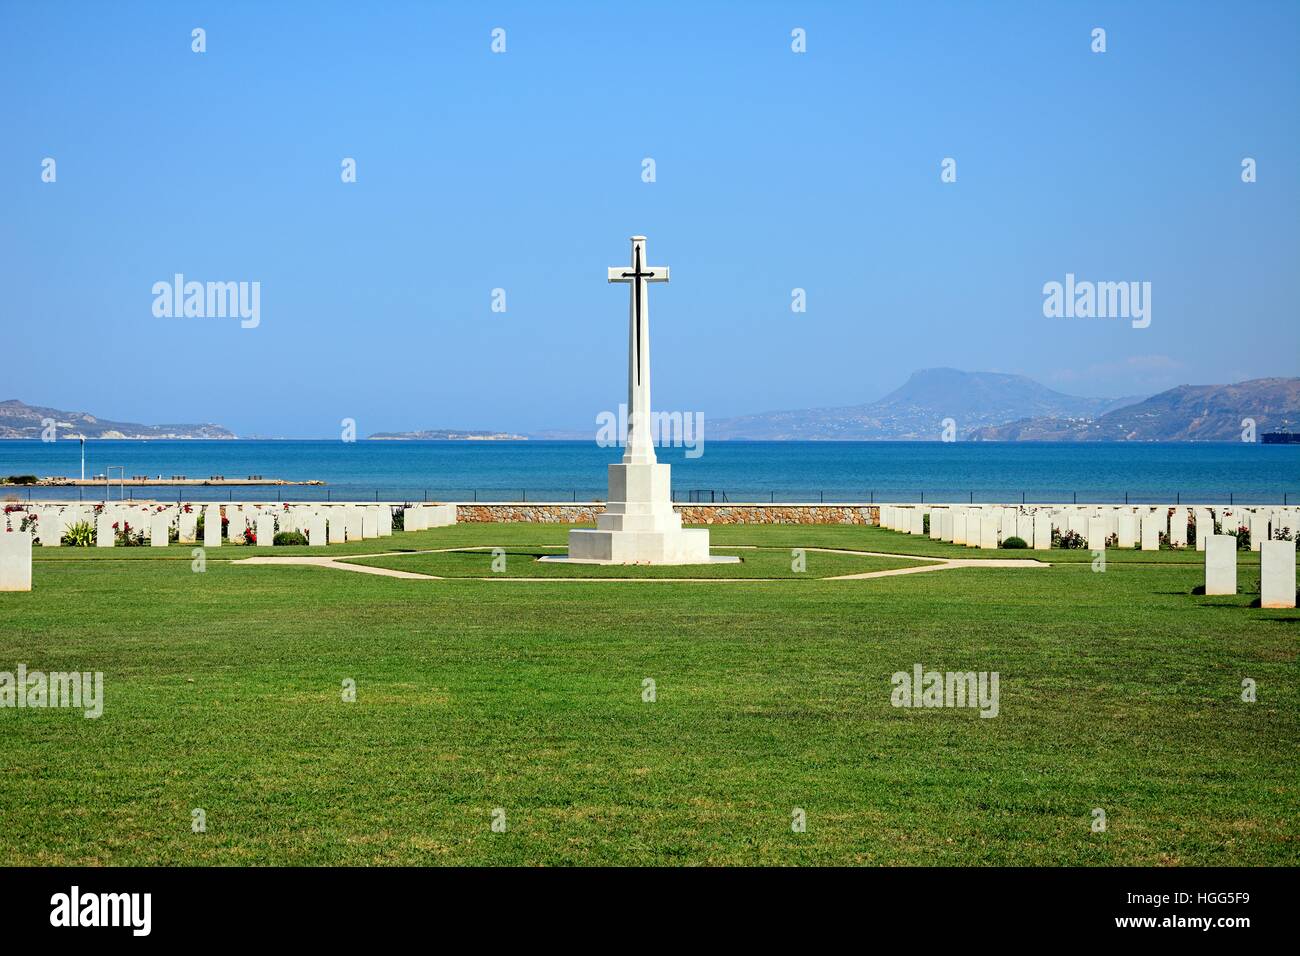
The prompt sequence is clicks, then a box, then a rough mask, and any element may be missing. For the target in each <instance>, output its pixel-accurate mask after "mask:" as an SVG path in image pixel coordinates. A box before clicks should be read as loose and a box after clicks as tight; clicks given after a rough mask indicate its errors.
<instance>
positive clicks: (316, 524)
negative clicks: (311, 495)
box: [307, 513, 327, 548]
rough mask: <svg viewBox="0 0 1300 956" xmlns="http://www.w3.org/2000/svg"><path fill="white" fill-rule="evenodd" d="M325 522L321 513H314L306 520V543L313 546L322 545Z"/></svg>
mask: <svg viewBox="0 0 1300 956" xmlns="http://www.w3.org/2000/svg"><path fill="white" fill-rule="evenodd" d="M326 528H327V522H326V519H325V516H324V515H323V514H319V513H318V514H314V515H312V516H311V517H310V518H309V519H308V520H307V543H308V544H309V545H311V546H312V547H313V548H317V547H320V546H322V545H324V544H325V543H326V541H327V538H326Z"/></svg>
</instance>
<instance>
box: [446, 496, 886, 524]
mask: <svg viewBox="0 0 1300 956" xmlns="http://www.w3.org/2000/svg"><path fill="white" fill-rule="evenodd" d="M674 507H675V508H676V510H677V511H679V512H681V515H682V522H683V523H684V524H697V525H698V524H702V525H710V524H876V523H877V522H878V519H879V506H877V505H783V504H749V505H743V504H735V505H717V504H710V505H687V504H679V505H675V506H674ZM604 510H605V505H604V504H603V503H595V502H591V503H587V504H564V503H546V502H538V503H536V504H533V503H531V502H529V503H523V502H510V503H504V502H503V503H499V504H482V503H474V504H466V503H458V504H457V505H456V520H457V521H462V522H467V523H472V522H490V521H530V522H537V523H539V524H592V523H594V522H595V520H596V515H598V514H600V513H601V512H603V511H604Z"/></svg>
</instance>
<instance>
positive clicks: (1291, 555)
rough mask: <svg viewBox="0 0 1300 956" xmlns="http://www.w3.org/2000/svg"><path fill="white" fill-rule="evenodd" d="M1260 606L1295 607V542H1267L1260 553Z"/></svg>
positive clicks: (1261, 547)
mask: <svg viewBox="0 0 1300 956" xmlns="http://www.w3.org/2000/svg"><path fill="white" fill-rule="evenodd" d="M1259 606H1260V607H1295V542H1294V541H1265V542H1264V543H1263V544H1262V545H1261V546H1260V553H1259Z"/></svg>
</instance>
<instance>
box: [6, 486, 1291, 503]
mask: <svg viewBox="0 0 1300 956" xmlns="http://www.w3.org/2000/svg"><path fill="white" fill-rule="evenodd" d="M606 494H607V489H606V488H603V487H596V486H591V487H586V488H573V487H570V488H543V487H538V488H520V487H508V486H500V487H494V488H440V487H427V488H425V487H413V486H387V487H385V486H375V485H333V486H317V485H286V486H266V485H261V486H255V485H231V486H219V485H183V486H176V485H148V484H144V485H121V484H119V483H118V482H116V481H114V482H113V484H112V485H111V486H110V487H108V488H104V487H99V486H95V487H85V486H69V485H35V486H32V485H6V486H3V487H0V499H3V500H8V501H86V502H96V501H105V500H112V501H117V500H126V501H136V500H139V501H146V500H147V501H216V502H220V501H252V502H271V501H288V502H303V503H309V502H331V501H396V502H408V503H415V502H425V501H428V502H436V501H456V502H481V503H484V504H490V503H506V502H524V503H528V502H574V503H582V502H601V503H603V502H604V500H605V496H606ZM672 497H673V501H675V502H677V503H678V504H857V505H861V504H877V503H881V502H886V503H898V504H1080V505H1092V504H1098V505H1102V504H1105V505H1114V504H1132V505H1138V504H1225V505H1232V504H1240V505H1265V504H1267V505H1275V504H1281V505H1291V504H1300V489H1289V490H1277V491H1274V492H1259V491H1254V492H1252V491H1246V492H1242V491H1234V490H1231V489H1181V490H1162V489H1155V490H1147V491H1136V492H1134V491H1110V490H1086V489H1079V490H1073V489H1071V490H1066V489H1051V488H1035V489H1007V488H1000V489H999V488H940V489H933V490H931V489H927V490H917V489H909V488H888V487H886V488H834V489H832V488H827V489H816V490H809V489H798V490H791V489H781V488H726V489H723V488H676V489H674V490H673V492H672Z"/></svg>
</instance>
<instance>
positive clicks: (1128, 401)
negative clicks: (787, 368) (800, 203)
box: [706, 368, 1142, 441]
mask: <svg viewBox="0 0 1300 956" xmlns="http://www.w3.org/2000/svg"><path fill="white" fill-rule="evenodd" d="M1141 400H1142V399H1141V398H1140V397H1139V398H1118V399H1114V398H1080V397H1078V396H1074V395H1066V394H1064V393H1062V392H1057V391H1054V390H1053V389H1050V388H1048V387H1047V386H1045V385H1040V384H1039V383H1038V382H1035V381H1034V380H1033V379H1031V378H1026V377H1025V376H1023V375H1004V374H1001V373H998V372H962V371H959V370H957V369H953V368H932V369H924V370H922V371H919V372H913V373H912V377H911V378H909V379H908V380H907V381H906V382H905V383H904V384H903V385H902V386H901V387H899V388H897V389H895V390H894V391H892V392H890V393H889V394H888V395H886V396H885V397H884V398H882V399H880V400H878V401H875V402H868V403H866V404H864V405H847V406H841V407H835V408H810V409H803V410H799V411H783V412H764V413H760V414H757V415H743V416H741V417H739V418H724V419H719V420H715V421H709V422H707V423H706V435H707V437H708V440H710V441H726V440H729V439H730V440H736V439H748V440H751V441H835V440H838V441H870V440H895V441H906V440H909V439H920V440H924V441H935V440H938V439H939V438H940V437H941V435H942V433H943V430H944V420H945V419H952V420H953V422H954V427H955V430H956V435H957V437H958V438H963V439H964V438H969V437H971V436H972V434H974V433H976V432H978V431H979V430H980V429H983V428H988V427H990V426H996V425H1004V424H1006V423H1007V422H1010V421H1013V420H1016V419H1023V418H1035V419H1037V418H1053V419H1055V418H1067V419H1091V418H1094V417H1097V416H1101V415H1104V414H1106V413H1107V412H1110V411H1112V410H1114V409H1117V408H1121V407H1123V406H1126V405H1132V404H1134V403H1135V402H1139V401H1141Z"/></svg>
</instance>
